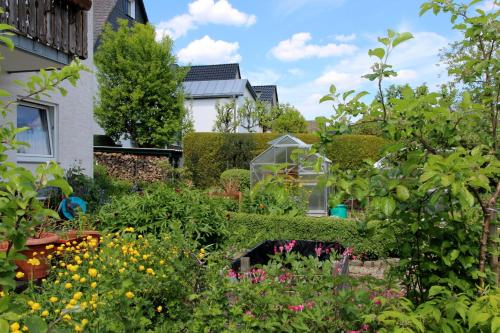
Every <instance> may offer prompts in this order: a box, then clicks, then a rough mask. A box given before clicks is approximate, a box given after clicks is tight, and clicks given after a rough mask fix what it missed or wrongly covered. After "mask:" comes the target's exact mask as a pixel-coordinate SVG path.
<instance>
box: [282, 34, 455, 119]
mask: <svg viewBox="0 0 500 333" xmlns="http://www.w3.org/2000/svg"><path fill="white" fill-rule="evenodd" d="M414 36H415V38H414V39H412V40H410V41H407V42H406V43H404V44H401V45H400V46H398V47H397V49H395V50H394V52H393V53H392V56H391V58H390V59H389V62H390V63H391V64H392V65H393V66H394V70H396V71H397V72H398V76H397V77H395V78H391V79H390V80H387V81H386V83H385V84H384V86H388V85H390V84H393V83H398V84H403V83H410V84H411V85H412V86H415V85H419V84H422V83H424V82H425V83H427V84H428V85H429V87H430V88H431V89H432V88H434V87H435V86H436V85H437V84H439V83H441V82H443V81H444V80H446V71H445V69H444V68H443V67H438V66H436V63H438V62H439V57H438V54H439V51H440V50H441V49H442V48H443V47H445V46H446V45H447V44H448V40H447V39H446V38H445V37H443V36H441V35H439V34H437V33H434V32H416V33H414ZM373 47H376V45H375V44H374V45H370V48H373ZM367 52H368V49H360V50H358V51H357V52H356V53H355V54H353V55H351V56H349V57H344V58H342V59H341V60H340V61H338V62H336V63H335V64H332V65H330V66H328V67H327V68H325V70H324V71H323V72H322V73H321V74H320V75H319V76H318V77H316V78H315V79H312V80H310V81H309V82H305V83H301V84H298V85H295V86H293V85H292V86H279V91H280V100H281V101H283V102H289V103H291V104H293V105H295V106H296V107H297V108H298V109H299V110H300V111H301V112H302V114H304V117H306V119H314V118H315V117H317V116H320V115H322V116H328V115H331V114H332V112H333V111H332V108H331V103H330V104H329V103H323V104H319V99H320V98H321V97H322V96H324V95H326V94H327V93H328V88H329V86H330V85H331V84H332V83H333V84H335V86H336V87H337V91H339V92H345V91H347V90H350V89H355V90H357V91H360V90H367V91H371V92H374V90H375V85H374V83H373V82H370V81H368V80H366V79H363V78H361V76H362V75H364V74H367V73H369V72H370V66H371V65H372V63H373V61H374V59H370V57H369V56H368V54H367ZM372 97H373V94H372Z"/></svg>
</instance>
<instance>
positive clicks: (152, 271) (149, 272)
mask: <svg viewBox="0 0 500 333" xmlns="http://www.w3.org/2000/svg"><path fill="white" fill-rule="evenodd" d="M146 273H148V274H151V275H154V274H155V271H154V270H153V269H152V268H148V269H146Z"/></svg>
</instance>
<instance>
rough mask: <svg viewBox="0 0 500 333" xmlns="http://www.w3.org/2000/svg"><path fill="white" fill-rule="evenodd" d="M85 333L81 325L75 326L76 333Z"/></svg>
mask: <svg viewBox="0 0 500 333" xmlns="http://www.w3.org/2000/svg"><path fill="white" fill-rule="evenodd" d="M81 331H83V327H81V326H80V325H75V332H81Z"/></svg>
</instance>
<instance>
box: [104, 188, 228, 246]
mask: <svg viewBox="0 0 500 333" xmlns="http://www.w3.org/2000/svg"><path fill="white" fill-rule="evenodd" d="M225 215H226V212H225V210H224V207H223V206H222V205H221V204H220V203H218V202H217V201H214V200H212V199H211V198H209V197H208V196H207V195H206V194H205V193H203V192H202V191H198V190H190V189H188V188H177V189H174V188H171V187H169V186H167V185H165V184H161V183H158V184H155V185H152V186H150V187H148V188H147V189H146V190H145V191H144V193H136V194H131V195H127V196H124V197H121V198H115V199H114V200H113V201H112V202H111V203H110V204H107V205H105V206H104V207H102V209H101V210H100V212H99V215H98V218H99V221H100V223H101V227H102V228H104V229H108V230H111V231H116V230H121V229H123V228H126V227H128V226H132V227H134V228H136V230H137V231H138V232H141V233H152V234H155V235H160V234H161V233H162V232H164V231H165V230H168V229H169V228H170V225H171V224H172V223H174V222H179V223H181V225H182V229H183V231H184V233H185V235H186V237H192V238H194V239H197V240H198V241H199V242H200V243H202V244H216V245H218V244H220V243H221V242H222V241H223V240H224V239H225V237H226V233H227V229H226V224H227V220H226V218H225Z"/></svg>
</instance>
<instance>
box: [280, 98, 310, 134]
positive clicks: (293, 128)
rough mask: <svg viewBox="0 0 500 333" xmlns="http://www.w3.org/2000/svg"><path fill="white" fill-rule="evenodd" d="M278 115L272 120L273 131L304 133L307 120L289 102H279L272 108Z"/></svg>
mask: <svg viewBox="0 0 500 333" xmlns="http://www.w3.org/2000/svg"><path fill="white" fill-rule="evenodd" d="M273 111H274V112H275V114H279V116H278V117H276V118H275V119H274V121H273V122H272V130H273V132H278V133H305V132H307V122H306V119H305V118H304V116H303V115H302V114H301V113H300V111H299V110H297V109H296V108H295V107H294V106H292V105H290V104H280V105H279V106H278V107H277V108H275V109H274V110H273Z"/></svg>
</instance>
